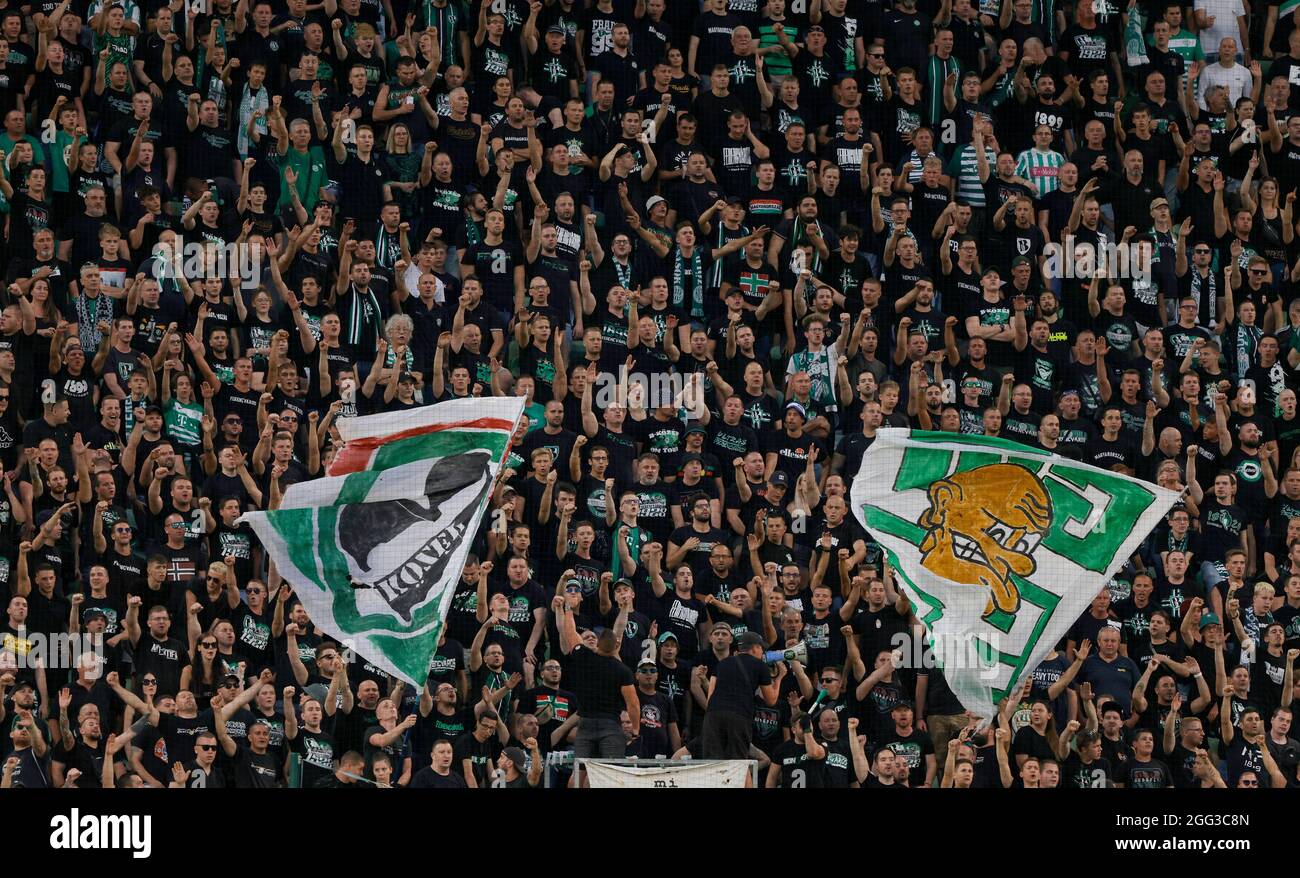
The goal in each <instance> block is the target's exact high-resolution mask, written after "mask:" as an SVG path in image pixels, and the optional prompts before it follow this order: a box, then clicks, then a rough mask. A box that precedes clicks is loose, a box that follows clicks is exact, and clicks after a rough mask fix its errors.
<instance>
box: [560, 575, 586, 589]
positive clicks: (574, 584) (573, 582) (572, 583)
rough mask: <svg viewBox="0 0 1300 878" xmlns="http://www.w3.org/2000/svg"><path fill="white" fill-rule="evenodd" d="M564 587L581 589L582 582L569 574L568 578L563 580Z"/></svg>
mask: <svg viewBox="0 0 1300 878" xmlns="http://www.w3.org/2000/svg"><path fill="white" fill-rule="evenodd" d="M564 587H565V589H570V588H576V589H579V590H581V589H582V583H581V582H579V581H578V578H577V577H576V576H570V577H569V578H568V579H566V580H564Z"/></svg>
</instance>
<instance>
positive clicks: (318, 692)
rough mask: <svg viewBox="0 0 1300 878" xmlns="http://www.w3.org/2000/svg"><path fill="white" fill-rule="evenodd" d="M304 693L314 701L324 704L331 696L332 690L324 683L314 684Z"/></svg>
mask: <svg viewBox="0 0 1300 878" xmlns="http://www.w3.org/2000/svg"><path fill="white" fill-rule="evenodd" d="M303 692H304V693H305V694H306V695H307V697H308V698H311V699H312V700H314V701H320V702H324V701H325V699H326V697H327V696H328V695H329V694H330V689H329V687H328V686H326V685H325V684H324V683H312V684H311V685H310V686H308V687H307V688H306V689H304V690H303Z"/></svg>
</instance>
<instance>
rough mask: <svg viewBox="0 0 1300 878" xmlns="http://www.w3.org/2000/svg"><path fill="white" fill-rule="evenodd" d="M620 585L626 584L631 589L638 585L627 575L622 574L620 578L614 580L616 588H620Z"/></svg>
mask: <svg viewBox="0 0 1300 878" xmlns="http://www.w3.org/2000/svg"><path fill="white" fill-rule="evenodd" d="M620 585H626V586H627V587H628V588H631V589H635V588H636V586H635V585H633V584H632V580H630V579H628V578H627V577H626V576H620V577H619V578H618V579H616V580H615V581H614V588H618V587H619V586H620Z"/></svg>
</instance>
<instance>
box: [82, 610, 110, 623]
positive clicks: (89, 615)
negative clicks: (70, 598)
mask: <svg viewBox="0 0 1300 878" xmlns="http://www.w3.org/2000/svg"><path fill="white" fill-rule="evenodd" d="M96 616H98V617H100V618H101V619H105V620H107V619H108V614H107V613H105V612H104V611H103V609H102V608H100V607H87V608H86V609H85V610H84V611H83V612H82V614H81V621H83V622H89V621H90V620H91V619H93V618H95V617H96Z"/></svg>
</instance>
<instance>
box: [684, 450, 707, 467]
mask: <svg viewBox="0 0 1300 878" xmlns="http://www.w3.org/2000/svg"><path fill="white" fill-rule="evenodd" d="M688 463H704V458H703V457H701V456H700V455H698V454H695V453H694V452H692V453H690V454H683V455H682V464H681V465H682V466H686V464H688Z"/></svg>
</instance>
